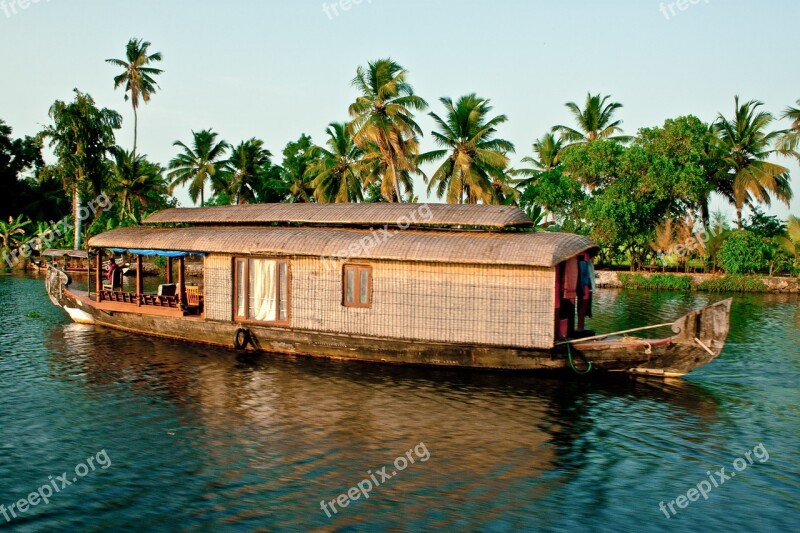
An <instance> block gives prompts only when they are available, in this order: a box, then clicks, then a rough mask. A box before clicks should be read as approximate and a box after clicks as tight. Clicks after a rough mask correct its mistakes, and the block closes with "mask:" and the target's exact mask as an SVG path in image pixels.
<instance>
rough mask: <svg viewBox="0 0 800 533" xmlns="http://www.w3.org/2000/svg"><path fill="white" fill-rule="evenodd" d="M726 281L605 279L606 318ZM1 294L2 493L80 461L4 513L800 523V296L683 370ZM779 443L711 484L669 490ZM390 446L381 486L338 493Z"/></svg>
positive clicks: (201, 523)
mask: <svg viewBox="0 0 800 533" xmlns="http://www.w3.org/2000/svg"><path fill="white" fill-rule="evenodd" d="M710 299H711V300H716V299H718V297H716V296H714V297H709V296H708V295H687V294H679V293H645V292H616V291H607V292H600V293H599V294H598V297H597V307H598V310H597V312H596V314H595V318H594V319H593V320H592V322H591V324H589V325H590V327H592V328H593V329H596V330H599V331H608V330H619V329H624V328H626V327H636V326H640V325H646V324H649V323H654V322H664V321H670V320H672V319H674V318H676V317H678V316H679V315H680V314H682V313H683V312H685V311H687V310H689V309H691V308H693V307H696V306H699V305H702V304H705V303H707V302H708V301H709V300H710ZM0 309H2V317H3V322H2V328H1V329H0V394H2V396H0V398H2V404H1V405H2V409H0V421H1V422H0V504H3V505H4V506H5V508H8V507H9V506H10V505H11V504H13V503H15V502H17V501H18V500H19V499H21V498H27V497H28V494H29V493H31V492H32V491H36V490H37V489H39V488H40V486H42V485H44V484H47V483H49V481H50V480H49V477H48V476H53V478H54V479H55V477H56V476H61V475H62V473H63V472H67V473H68V476H69V478H73V477H74V478H76V479H77V481H75V482H74V483H72V484H71V485H70V486H67V487H65V488H63V489H61V490H60V492H58V493H56V494H53V496H52V497H51V498H50V503H49V504H47V505H45V504H44V503H42V502H40V503H39V504H38V505H37V506H35V507H32V508H30V509H28V510H27V512H25V513H17V514H18V516H17V518H16V519H12V521H11V523H8V524H7V523H6V521H5V519H4V518H3V516H2V515H0V528H2V527H4V526H5V527H7V528H9V527H10V528H11V529H13V530H18V531H53V530H67V529H69V530H75V529H77V528H79V529H81V530H87V531H100V530H107V529H123V528H130V529H131V530H145V529H146V530H164V531H189V530H198V529H202V530H218V531H254V530H270V531H273V530H306V529H309V528H320V529H325V530H343V531H346V530H353V531H355V530H375V529H379V530H383V529H390V530H421V529H426V530H429V529H445V530H484V531H510V530H517V529H520V528H529V529H533V530H566V529H569V530H583V529H593V530H615V531H620V530H621V531H643V530H661V529H666V528H672V527H675V526H679V527H680V528H681V529H691V530H704V529H707V528H715V529H721V528H724V529H725V530H733V531H736V530H751V531H752V530H758V531H773V530H774V531H779V530H782V531H788V530H795V531H796V530H797V529H796V528H797V523H798V522H797V517H798V516H800V512H798V511H800V504H798V500H800V465H798V457H799V456H800V394H798V384H799V383H800V308H799V307H798V299H797V297H791V296H774V295H754V296H737V297H736V299H735V303H734V306H733V317H732V331H731V335H730V338H729V342H728V345H727V346H726V347H725V350H724V352H723V354H722V355H721V357H720V358H719V359H717V360H716V361H714V362H713V363H711V364H710V365H708V366H706V367H704V368H701V369H699V370H697V371H695V372H693V373H692V374H691V375H690V376H689V377H688V378H686V379H684V380H680V381H675V382H670V383H664V382H659V381H634V380H631V379H623V380H614V381H598V380H596V379H594V378H591V379H590V378H587V377H578V376H574V377H573V378H571V379H545V378H542V377H535V376H522V375H515V374H505V373H500V374H481V373H468V372H457V371H436V370H429V369H410V368H396V367H383V366H375V365H360V364H341V363H333V362H326V361H317V360H312V359H305V358H289V357H285V356H275V355H273V356H270V355H263V356H257V357H242V356H237V354H236V353H233V352H230V351H226V350H221V349H213V348H204V347H195V346H191V345H186V344H180V343H174V342H170V341H163V340H155V339H150V338H146V337H142V336H135V335H129V334H125V333H120V332H115V331H109V330H105V329H100V328H95V327H92V326H80V325H76V324H72V323H70V322H69V320H68V319H67V317H66V315H65V314H64V313H63V312H62V311H61V310H59V309H57V308H55V307H54V306H52V305H51V304H50V302H49V300H48V299H47V298H46V296H45V295H44V291H43V287H42V281H41V280H40V279H31V278H23V277H13V276H7V277H0ZM420 443H424V449H425V450H427V452H429V454H430V456H429V458H428V459H427V461H424V462H423V461H422V460H421V459H419V458H420V457H423V456H424V454H420V455H414V454H412V456H413V457H414V458H415V459H416V462H415V463H414V464H409V466H408V467H407V468H406V469H405V470H403V471H398V470H396V469H395V466H394V465H393V462H394V461H395V458H397V457H398V456H400V455H405V452H406V451H407V450H411V449H413V448H414V446H417V445H419V444H420ZM760 443H762V444H763V449H764V450H766V451H767V452H768V454H769V458H768V459H766V460H765V461H764V462H760V461H759V460H757V459H756V460H755V461H754V463H753V464H752V465H749V464H748V466H747V467H746V469H744V470H743V471H741V472H738V473H737V475H736V476H735V477H732V478H730V479H729V480H727V481H725V482H724V484H722V485H721V486H719V487H716V488H713V489H712V491H711V492H710V493H709V499H708V500H707V501H706V500H704V499H703V498H702V497H701V498H700V499H699V500H698V501H695V502H690V503H689V504H688V506H687V507H686V508H684V509H680V508H678V507H675V510H676V512H677V514H676V515H675V516H674V517H672V518H670V519H667V518H666V517H665V515H664V514H663V512H662V511H660V510H659V502H661V501H665V502H669V501H671V500H675V499H676V498H677V497H678V496H680V495H681V494H683V495H685V494H686V493H687V491H688V490H689V489H691V488H692V487H694V486H696V485H697V484H698V483H700V482H702V481H704V480H707V479H708V475H707V472H709V471H712V476H713V471H716V470H719V468H720V467H723V466H724V467H726V472H728V473H730V472H732V471H734V468H733V466H732V463H733V461H734V460H735V459H737V458H738V457H740V456H742V455H743V454H744V453H745V452H748V451H750V450H752V449H753V447H755V446H756V445H758V444H760ZM419 449H420V450H422V449H423V448H419ZM102 450H105V454H106V456H107V458H108V460H109V461H110V463H111V464H110V466H108V465H107V463H105V462H103V464H105V465H106V466H107V468H105V469H103V468H102V467H101V466H100V465H99V464H98V459H97V454H98V452H101V451H102ZM89 457H92V458H95V469H94V471H91V470H89V471H88V472H87V473H86V475H85V477H82V478H79V477H77V476H76V475H75V467H76V466H77V465H79V464H86V463H87V459H88V458H89ZM104 457H105V456H101V457H100V459H103V458H104ZM751 457H754V456H753V455H752V454H751ZM761 457H764V456H763V455H762V456H761ZM400 464H401V466H402V463H400ZM384 465H386V466H388V468H387V472H389V473H390V472H391V471H395V472H396V475H395V476H394V477H392V478H391V479H389V480H387V481H385V482H383V484H382V485H381V486H379V487H377V488H375V489H373V490H372V492H371V493H370V494H369V495H370V497H369V499H364V498H363V497H360V498H359V499H358V500H357V501H354V502H352V503H350V504H349V505H348V507H347V508H344V509H341V510H340V511H339V512H338V514H337V515H335V516H333V517H332V518H328V517H327V516H326V514H325V513H324V512H323V511H322V510H321V509H320V501H321V500H323V499H325V500H332V499H334V498H335V497H336V496H337V495H339V494H341V493H342V492H345V491H347V489H348V488H350V487H352V486H354V485H356V483H358V482H360V481H361V480H363V479H364V478H366V477H367V476H368V474H369V472H370V471H371V472H372V473H373V474H375V473H376V471H378V470H379V469H380V468H381V467H383V466H384ZM377 479H380V478H377ZM68 480H69V479H68ZM58 486H59V488H60V487H61V484H59V485H58ZM667 512H668V513H669V511H667Z"/></svg>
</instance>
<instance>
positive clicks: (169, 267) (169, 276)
mask: <svg viewBox="0 0 800 533" xmlns="http://www.w3.org/2000/svg"><path fill="white" fill-rule="evenodd" d="M171 283H172V258H171V257H167V285H170V284H171Z"/></svg>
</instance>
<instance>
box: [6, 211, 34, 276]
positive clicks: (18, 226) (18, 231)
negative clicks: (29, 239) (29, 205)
mask: <svg viewBox="0 0 800 533" xmlns="http://www.w3.org/2000/svg"><path fill="white" fill-rule="evenodd" d="M24 216H25V215H19V216H18V217H17V218H16V219H15V218H13V217H8V222H4V221H2V220H0V250H2V251H3V261H4V262H5V263H6V264H7V265H8V266H9V267H13V266H15V265H16V263H17V261H18V259H15V257H14V256H12V255H11V251H12V250H15V249H17V248H19V247H20V245H22V241H23V238H24V237H25V226H27V225H28V224H30V223H31V221H30V220H23V218H24Z"/></svg>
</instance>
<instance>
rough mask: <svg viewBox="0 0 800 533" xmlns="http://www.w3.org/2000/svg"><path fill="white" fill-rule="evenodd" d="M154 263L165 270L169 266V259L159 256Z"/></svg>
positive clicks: (154, 259)
mask: <svg viewBox="0 0 800 533" xmlns="http://www.w3.org/2000/svg"><path fill="white" fill-rule="evenodd" d="M152 263H153V264H154V265H155V266H157V267H158V268H165V267H166V266H167V258H166V257H163V256H160V255H159V256H157V257H154V258H153V261H152Z"/></svg>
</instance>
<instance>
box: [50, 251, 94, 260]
mask: <svg viewBox="0 0 800 533" xmlns="http://www.w3.org/2000/svg"><path fill="white" fill-rule="evenodd" d="M42 255H43V256H44V257H72V258H76V259H88V258H89V252H87V251H86V250H56V249H54V248H49V249H47V250H45V251H44V252H42Z"/></svg>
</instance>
